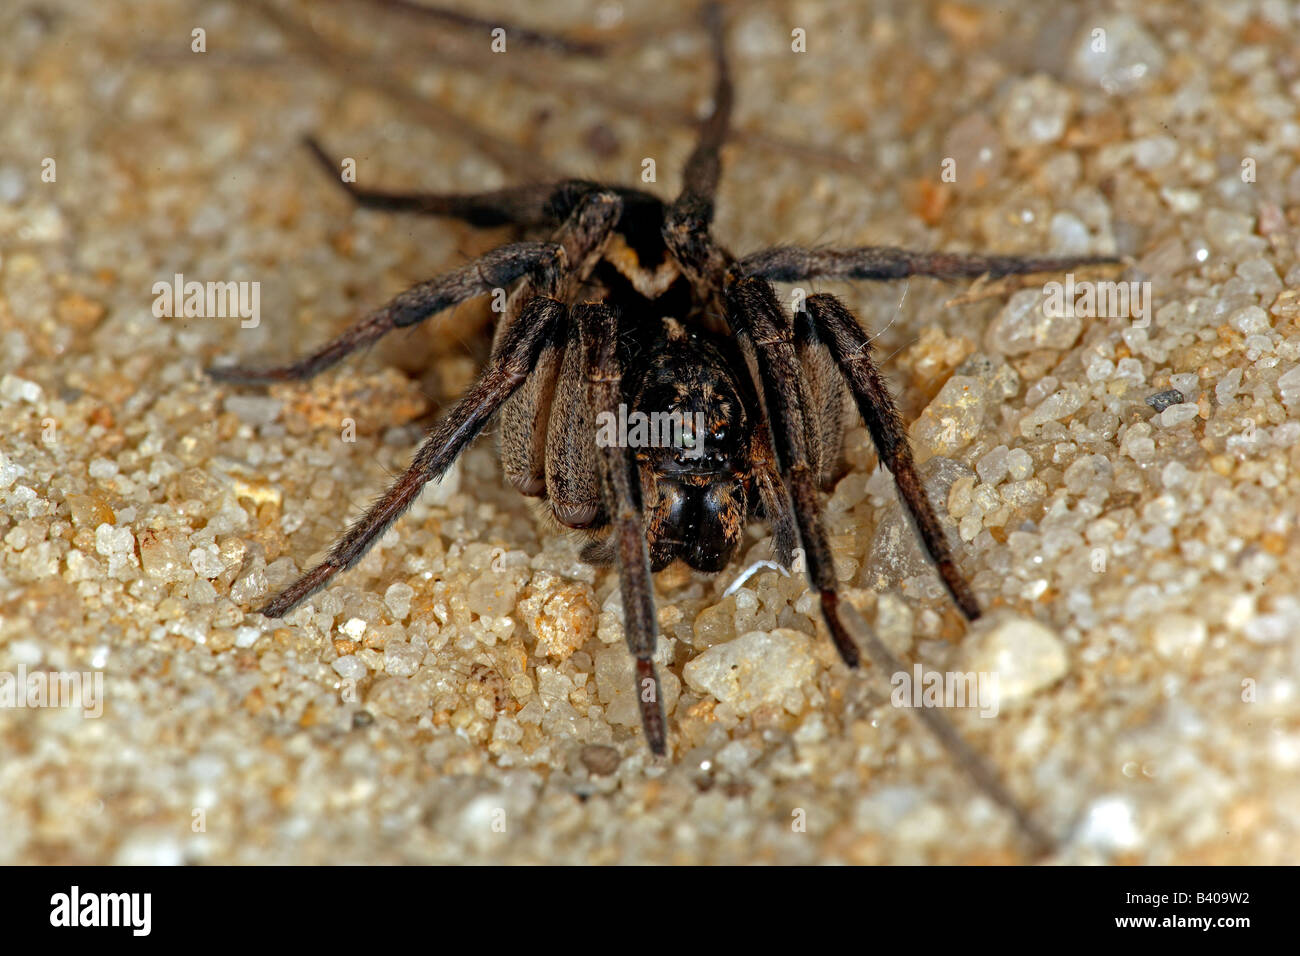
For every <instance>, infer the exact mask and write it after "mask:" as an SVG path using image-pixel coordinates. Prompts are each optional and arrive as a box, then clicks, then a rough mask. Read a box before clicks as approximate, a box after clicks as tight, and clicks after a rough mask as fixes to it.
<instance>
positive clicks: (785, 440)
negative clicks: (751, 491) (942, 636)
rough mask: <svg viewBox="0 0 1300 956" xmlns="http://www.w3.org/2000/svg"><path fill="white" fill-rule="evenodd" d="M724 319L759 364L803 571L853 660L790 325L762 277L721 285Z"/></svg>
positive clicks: (838, 643)
mask: <svg viewBox="0 0 1300 956" xmlns="http://www.w3.org/2000/svg"><path fill="white" fill-rule="evenodd" d="M726 306H727V322H728V323H729V324H730V325H731V328H732V330H733V331H734V332H735V333H736V337H737V338H738V339H739V340H740V341H741V344H742V346H743V347H745V348H746V349H747V351H749V352H750V353H751V354H752V356H753V358H754V362H755V365H756V366H757V368H758V377H759V383H760V385H761V388H762V395H763V402H764V405H765V406H766V409H767V418H768V422H769V423H770V425H771V430H772V443H773V446H774V447H775V449H776V456H777V461H778V463H779V465H780V468H781V474H782V476H783V477H784V478H785V481H786V485H787V487H788V488H789V494H790V498H791V500H792V503H793V505H794V514H795V521H796V523H797V524H798V527H799V537H800V538H801V539H802V541H803V547H804V560H805V562H806V563H807V566H808V577H809V578H810V579H811V580H812V583H813V586H814V587H816V588H817V591H818V593H819V594H820V596H821V604H822V614H823V616H824V617H825V619H826V626H827V628H829V630H830V632H831V639H832V640H833V641H834V642H835V647H836V649H837V650H838V651H839V652H840V657H842V658H843V659H844V663H845V664H847V665H848V666H849V667H857V666H858V659H859V654H858V647H857V645H856V644H855V643H854V642H853V639H852V638H851V637H850V636H849V633H848V631H847V630H845V628H844V625H843V623H842V622H841V621H840V615H839V611H838V605H839V594H838V592H837V591H836V588H835V565H834V562H833V560H832V558H831V549H830V545H829V543H828V542H827V540H826V529H825V528H824V527H823V525H822V517H821V504H820V502H819V500H818V498H817V485H818V475H817V474H816V473H815V472H814V470H813V467H812V465H811V464H810V459H811V455H810V451H811V449H810V448H809V445H808V432H809V427H810V423H809V422H808V421H807V418H806V416H808V415H809V414H811V410H812V404H811V401H810V393H809V389H808V385H807V383H806V382H805V380H804V375H803V370H802V368H801V367H800V365H799V358H798V355H797V354H796V352H795V344H794V331H793V329H792V328H791V325H790V322H789V321H788V320H787V319H786V317H785V315H784V314H783V313H782V311H781V306H780V304H779V303H778V302H777V299H776V293H775V291H773V289H772V286H771V285H770V284H769V283H768V282H766V281H764V280H762V279H740V280H739V281H736V282H734V283H732V284H731V285H730V286H728V288H727V290H726Z"/></svg>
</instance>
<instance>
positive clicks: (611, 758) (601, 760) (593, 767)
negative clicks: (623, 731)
mask: <svg viewBox="0 0 1300 956" xmlns="http://www.w3.org/2000/svg"><path fill="white" fill-rule="evenodd" d="M580 756H581V760H582V765H583V766H584V767H586V768H587V771H588V772H589V773H591V774H592V775H593V776H597V777H607V776H609V775H610V774H611V773H613V772H614V771H615V770H617V769H618V765H619V764H620V763H622V762H623V758H622V757H620V756H619V755H618V751H617V750H615V749H614V748H613V747H606V746H605V745H604V744H589V745H587V746H586V747H583V748H582V754H581V755H580Z"/></svg>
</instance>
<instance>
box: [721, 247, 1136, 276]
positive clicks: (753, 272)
mask: <svg viewBox="0 0 1300 956" xmlns="http://www.w3.org/2000/svg"><path fill="white" fill-rule="evenodd" d="M1117 262H1119V260H1118V259H1116V258H1115V257H1113V256H1062V257H1054V258H1037V259H1035V258H1019V257H1016V256H980V255H961V254H959V253H951V252H914V251H912V250H910V249H895V248H893V247H891V246H861V247H859V248H856V249H801V248H799V247H798V246H777V247H775V248H772V249H764V250H763V251H761V252H756V253H754V254H753V255H749V256H746V257H745V258H743V259H742V260H740V262H739V263H737V265H736V273H737V274H738V275H743V276H755V277H757V278H760V279H767V280H769V281H771V282H800V281H803V280H805V279H904V278H907V277H908V276H933V277H935V278H939V279H958V278H963V277H965V278H971V277H974V276H982V275H991V276H1009V275H1027V274H1030V273H1034V272H1060V271H1062V270H1065V269H1074V268H1078V267H1082V266H1099V265H1114V264H1115V263H1117Z"/></svg>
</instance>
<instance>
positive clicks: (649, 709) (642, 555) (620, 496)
mask: <svg viewBox="0 0 1300 956" xmlns="http://www.w3.org/2000/svg"><path fill="white" fill-rule="evenodd" d="M573 320H574V324H576V325H577V327H578V330H579V335H580V336H581V342H582V352H583V365H584V371H585V373H586V380H587V385H586V391H587V407H588V410H589V412H590V413H591V414H592V415H598V414H600V413H601V412H609V413H611V414H614V413H616V412H617V410H618V405H619V402H620V401H622V382H623V368H622V364H621V362H620V361H619V357H618V350H617V346H616V342H617V338H618V335H617V330H618V315H617V313H615V312H614V310H613V309H612V308H610V307H609V306H608V305H604V304H589V305H580V306H577V307H576V308H575V309H574V310H573ZM597 453H598V455H599V459H600V479H601V491H602V497H603V498H604V500H605V507H606V510H607V511H608V512H609V517H610V522H611V523H612V524H613V526H614V528H613V535H614V551H615V553H616V554H617V555H618V570H619V588H620V591H621V593H622V596H623V636H624V639H625V640H626V641H627V647H628V650H629V651H631V652H632V656H633V657H634V658H635V659H636V675H637V686H636V695H637V700H638V701H639V702H640V706H641V726H642V728H643V729H644V730H645V736H646V741H647V742H648V743H649V744H650V749H651V751H653V752H654V753H655V754H658V755H659V756H663V755H664V754H665V753H666V752H667V749H668V743H667V730H666V729H665V722H664V709H663V703H662V701H661V695H660V687H659V676H658V675H657V674H656V673H655V668H654V661H653V658H654V653H655V646H656V645H657V644H658V639H659V628H658V619H657V618H656V616H655V601H654V581H653V579H652V577H651V574H650V552H649V551H648V550H647V548H646V536H645V531H644V529H643V527H642V521H641V516H642V514H643V506H642V502H641V475H640V471H639V468H638V466H637V461H636V455H635V452H634V451H633V449H632V448H630V447H629V448H619V447H615V446H612V445H611V446H605V447H598V448H597ZM647 681H648V682H649V685H648V686H647V684H646V682H647ZM647 692H648V693H647Z"/></svg>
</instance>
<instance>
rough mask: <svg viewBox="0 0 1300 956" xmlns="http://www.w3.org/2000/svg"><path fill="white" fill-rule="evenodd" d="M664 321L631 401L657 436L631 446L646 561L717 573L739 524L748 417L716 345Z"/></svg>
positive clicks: (739, 529) (743, 500) (737, 386)
mask: <svg viewBox="0 0 1300 956" xmlns="http://www.w3.org/2000/svg"><path fill="white" fill-rule="evenodd" d="M665 324H666V325H667V326H668V334H667V335H666V336H665V338H664V340H662V341H661V344H660V347H659V348H657V349H656V350H655V353H654V355H653V358H652V360H651V361H650V362H649V363H647V366H648V367H647V369H646V373H645V374H644V375H643V376H642V377H640V380H639V382H638V383H637V387H636V389H635V393H634V397H633V401H632V403H631V406H630V407H631V408H632V409H633V410H634V411H639V412H641V413H642V415H643V416H644V417H645V418H646V419H648V420H649V422H650V423H651V432H652V433H655V432H657V434H652V436H651V437H652V438H654V439H659V440H657V441H652V442H651V443H650V445H649V447H642V448H640V449H638V452H637V459H638V461H639V463H640V465H641V474H642V480H641V483H642V488H643V495H644V498H645V504H646V513H647V521H646V539H647V542H648V544H649V547H650V560H651V563H652V565H653V567H654V568H655V569H656V570H657V569H660V568H663V567H666V566H667V565H669V564H671V563H672V561H673V559H675V558H681V559H682V560H683V561H685V562H686V563H687V564H689V565H690V566H691V567H693V568H695V569H696V570H698V571H710V572H713V571H720V570H721V569H722V568H724V567H726V565H727V562H728V561H730V560H731V556H732V554H733V552H734V551H735V550H736V546H737V544H739V542H740V536H741V533H742V532H743V531H744V527H745V520H746V516H747V495H746V490H745V489H746V485H747V483H748V471H749V463H748V457H747V452H748V449H749V442H750V424H749V415H748V413H747V411H746V407H745V402H744V399H743V397H742V396H743V392H742V389H741V387H740V383H739V382H738V381H737V380H736V378H735V376H734V375H733V373H732V371H731V369H730V368H729V366H728V363H727V361H726V360H725V358H724V356H723V354H722V353H721V352H720V351H719V349H718V348H716V347H715V346H714V345H712V344H711V343H710V342H708V341H707V340H706V339H705V338H704V337H702V336H699V335H697V334H694V333H690V334H688V333H687V332H685V330H684V329H682V327H681V326H680V325H678V324H677V323H676V322H674V321H673V320H671V319H668V320H665ZM656 422H657V423H658V424H659V426H660V427H659V428H658V429H655V428H654V427H653V425H654V423H656Z"/></svg>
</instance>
